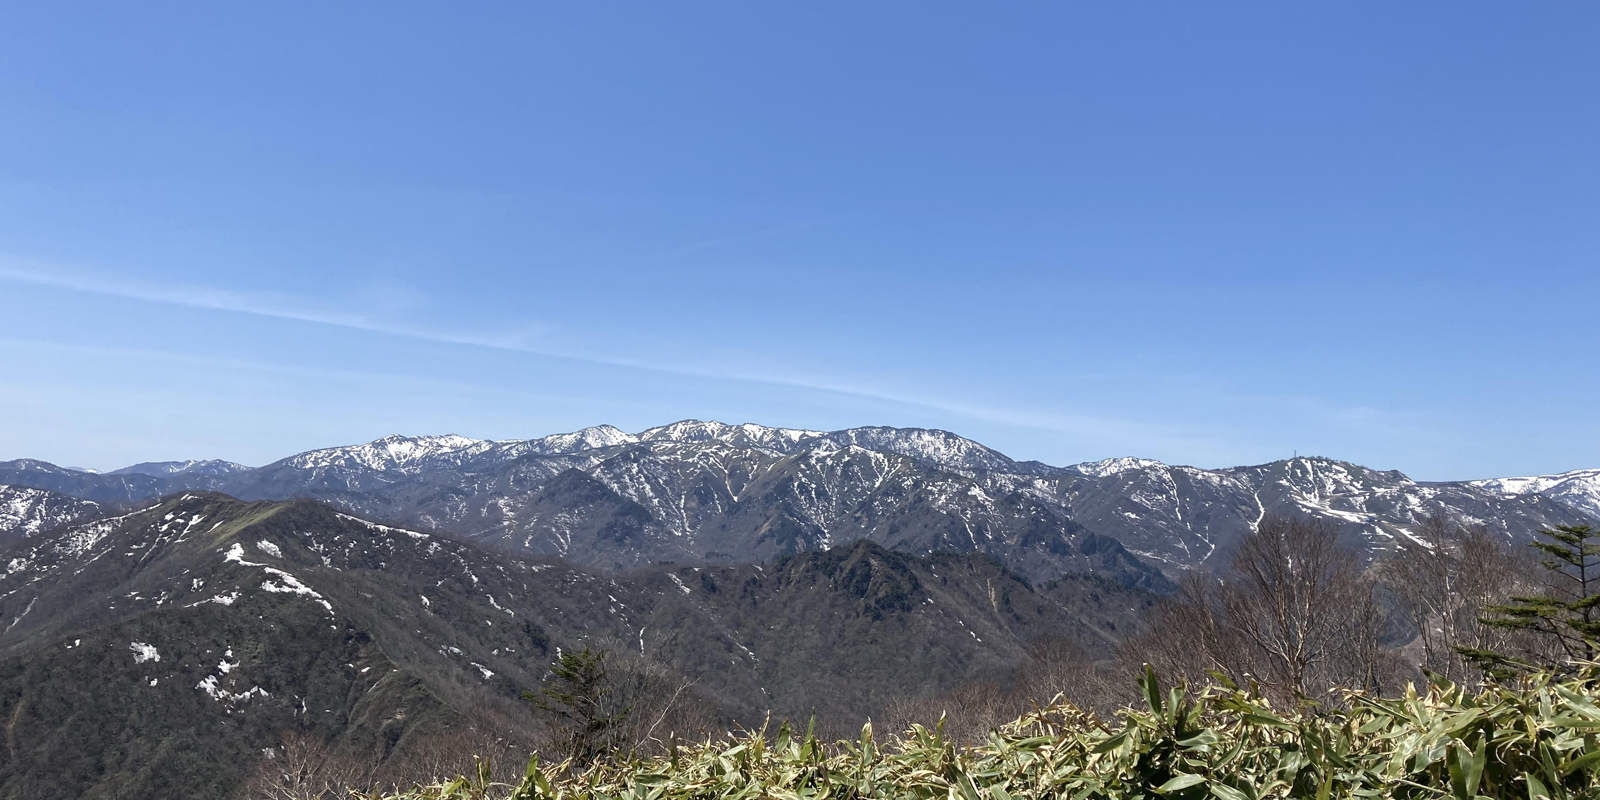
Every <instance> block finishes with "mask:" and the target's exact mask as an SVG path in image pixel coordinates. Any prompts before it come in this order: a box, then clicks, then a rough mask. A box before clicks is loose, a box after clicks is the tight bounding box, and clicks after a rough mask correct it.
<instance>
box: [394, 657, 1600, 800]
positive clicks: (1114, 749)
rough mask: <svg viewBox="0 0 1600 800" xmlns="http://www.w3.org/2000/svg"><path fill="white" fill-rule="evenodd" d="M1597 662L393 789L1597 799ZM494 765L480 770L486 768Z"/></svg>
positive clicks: (725, 796)
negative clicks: (1569, 670) (1387, 687)
mask: <svg viewBox="0 0 1600 800" xmlns="http://www.w3.org/2000/svg"><path fill="white" fill-rule="evenodd" d="M1597 685H1600V669H1597V667H1596V665H1594V664H1585V665H1581V668H1580V669H1579V670H1578V671H1577V675H1576V676H1575V677H1568V678H1564V679H1561V680H1557V679H1555V678H1553V677H1551V676H1550V675H1549V674H1541V675H1535V676H1532V677H1531V678H1529V679H1528V680H1525V681H1523V682H1521V683H1520V684H1518V685H1517V686H1515V687H1511V686H1494V687H1491V688H1489V689H1487V690H1485V691H1483V692H1481V693H1478V694H1475V695H1469V694H1468V693H1466V692H1465V691H1463V690H1462V689H1461V688H1459V687H1457V686H1455V685H1453V684H1450V683H1448V682H1446V681H1444V680H1443V679H1436V680H1435V682H1434V683H1433V684H1431V685H1430V686H1429V687H1427V690H1426V691H1425V692H1423V693H1420V694H1419V693H1418V692H1416V691H1415V690H1414V689H1410V690H1408V691H1407V692H1406V694H1405V695H1404V696H1402V697H1399V698H1396V699H1379V698H1375V697H1370V696H1366V695H1363V694H1360V693H1350V695H1349V698H1348V702H1347V703H1345V704H1344V709H1343V710H1337V709H1328V708H1323V707H1320V706H1318V705H1316V704H1313V703H1310V702H1309V701H1305V702H1302V704H1301V706H1300V707H1299V708H1296V709H1278V708H1274V707H1273V706H1272V705H1271V703H1269V702H1267V701H1265V700H1263V699H1262V698H1261V697H1260V696H1259V695H1258V694H1256V693H1254V692H1252V691H1251V690H1249V689H1248V688H1241V687H1238V686H1233V685H1229V684H1226V683H1224V684H1223V685H1219V686H1211V687H1208V688H1206V689H1204V690H1203V691H1201V692H1199V693H1198V694H1194V693H1190V692H1188V691H1186V690H1184V689H1183V688H1173V689H1170V690H1167V691H1163V690H1162V689H1161V687H1160V686H1159V685H1158V682H1157V679H1156V676H1155V675H1154V673H1153V672H1149V671H1147V672H1146V674H1145V676H1144V677H1143V678H1142V679H1141V680H1140V686H1141V689H1142V690H1143V694H1144V698H1145V700H1144V702H1145V705H1146V706H1147V708H1145V709H1142V710H1132V709H1130V710H1127V711H1124V712H1122V713H1121V715H1120V718H1119V719H1117V720H1115V721H1112V722H1108V721H1105V720H1101V719H1099V718H1096V717H1095V716H1094V715H1093V714H1090V713H1088V712H1085V711H1081V710H1079V709H1077V708H1075V707H1073V706H1072V705H1070V704H1066V703H1061V704H1057V705H1052V706H1050V707H1048V708H1043V709H1039V710H1037V711H1035V712H1033V713H1030V714H1028V715H1026V716H1024V717H1022V718H1021V719H1018V720H1017V721H1015V722H1013V723H1010V724H1008V725H1006V726H1004V727H1003V728H1001V729H1000V730H997V731H995V732H994V733H993V734H991V735H990V737H989V740H988V741H987V742H985V743H983V744H981V745H977V746H974V747H971V748H958V747H956V746H954V745H952V744H951V743H950V742H949V741H947V740H946V739H945V737H944V736H943V731H942V728H943V724H942V723H941V724H940V725H939V726H937V727H935V728H933V729H928V728H924V727H921V726H914V727H913V728H912V729H911V730H910V731H908V732H907V733H905V734H903V735H902V736H900V737H897V738H895V739H894V740H893V741H891V742H890V743H888V744H887V745H886V746H882V747H880V746H879V745H878V744H877V743H876V742H875V740H874V737H873V732H872V727H871V725H870V724H869V725H868V726H867V727H866V728H864V729H863V730H862V732H861V737H860V738H859V740H857V741H854V742H837V743H833V744H825V743H822V742H819V741H818V740H817V739H816V738H815V737H813V736H812V735H810V733H809V732H808V733H807V734H805V735H796V734H795V733H794V732H793V731H791V730H790V728H789V727H788V726H787V725H785V726H783V727H781V728H779V730H778V732H777V734H776V736H773V737H770V739H769V737H767V736H765V735H763V733H764V732H759V733H756V734H750V735H745V736H739V737H735V738H734V739H732V740H731V741H728V742H720V743H712V742H707V743H703V744H699V745H695V746H690V747H674V748H673V749H672V752H671V754H670V755H668V756H663V757H660V758H656V759H651V760H643V761H636V762H633V763H627V764H605V763H601V764H597V765H596V766H594V767H593V768H591V769H589V770H588V771H585V772H581V773H580V772H575V771H573V770H572V769H571V768H570V767H571V765H569V764H559V765H543V766H542V765H540V764H539V763H538V761H537V759H535V760H534V761H533V762H531V763H530V764H529V769H528V777H527V779H526V780H524V781H523V782H522V784H521V785H519V786H496V785H491V784H489V783H488V781H487V779H485V778H481V777H480V778H477V779H471V778H461V779H457V780H455V781H451V782H448V783H444V784H438V785H434V786H429V787H419V788H417V789H415V790H413V791H411V792H409V793H406V794H402V795H397V796H394V797H392V798H390V800H446V799H450V800H458V799H459V800H465V799H466V798H514V799H515V800H545V799H546V798H548V799H549V800H591V798H592V799H593V800H602V799H606V800H609V799H611V798H615V800H624V799H626V800H689V799H690V798H695V799H696V800H700V799H704V800H769V799H770V800H824V799H825V798H838V799H839V800H851V799H853V798H907V799H908V800H933V798H939V799H940V800H1023V799H1024V798H1064V799H1070V800H1089V799H1090V798H1113V799H1116V800H1122V799H1123V798H1127V799H1128V800H1134V799H1136V798H1137V799H1140V800H1167V799H1170V800H1201V799H1202V798H1215V799H1216V800H1262V799H1263V798H1268V797H1273V798H1277V797H1297V798H1298V797H1304V798H1316V800H1329V798H1352V797H1360V798H1367V797H1372V798H1388V797H1394V798H1408V799H1409V798H1455V799H1457V800H1473V799H1474V798H1477V797H1489V798H1511V797H1515V798H1528V800H1539V798H1550V800H1566V799H1568V798H1600V746H1597V745H1596V734H1597V733H1600V707H1597V705H1596V687H1597ZM480 773H481V774H482V775H486V774H487V771H486V770H480Z"/></svg>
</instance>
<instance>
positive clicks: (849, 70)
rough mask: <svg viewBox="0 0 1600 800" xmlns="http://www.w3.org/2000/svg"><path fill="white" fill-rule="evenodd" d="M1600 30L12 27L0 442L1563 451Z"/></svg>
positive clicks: (750, 22)
mask: <svg viewBox="0 0 1600 800" xmlns="http://www.w3.org/2000/svg"><path fill="white" fill-rule="evenodd" d="M1597 41H1600V6H1595V5H1594V4H1592V3H1586V2H1550V3H1539V4H1510V3H1498V2H1494V3H1489V2H1484V3H1473V2H1448V3H1427V2H1414V3H1376V2H1369V3H1359V2H1358V3H1322V4H1310V3H1297V4H1284V3H1227V4H1215V3H1213V4H1197V3H1139V4H1134V3H1115V4H1113V3H1074V4H1044V3H1032V4H1029V3H1023V4H1003V5H1000V6H996V5H994V4H972V3H929V2H916V3H909V2H908V3H823V2H810V3H787V4H780V3H716V2H700V3H640V4H624V3H612V4H598V3H595V4H591V3H583V4H579V3H563V4H555V3H483V4H472V5H470V6H468V7H462V6H460V4H456V5H449V4H437V3H414V4H413V3H386V4H377V3H371V4H362V3H339V4H327V3H318V4H298V3H273V4H253V5H250V4H193V5H182V4H169V3H140V4H123V5H120V6H119V5H117V4H104V3H81V4H80V3H70V2H61V3H36V4H20V3H18V4H7V5H6V6H4V7H3V8H0V420H4V422H3V423H0V459H4V458H16V457H36V458H44V459H47V460H51V461H55V462H58V463H68V464H77V465H82V466H89V467H95V468H101V469H107V468H114V467H117V466H121V465H124V464H127V463H131V462H134V461H139V460H147V459H176V458H201V457H220V458H228V459H233V460H236V461H242V462H245V463H251V464H257V463H264V462H266V461H270V460H273V459H275V458H278V457H280V456H284V455H288V454H290V453H293V452H297V451H300V450H305V449H310V448H313V447H319V446H327V445H332V444H341V443H349V442H356V441H365V440H368V439H372V438H375V437H378V436H381V435H384V434H388V433H393V432H402V433H412V434H416V433H446V432H456V433H461V434H464V435H469V436H477V437H485V438H526V437H532V436H538V435H543V434H546V433H552V432H557V431H563V430H571V429H574V428H578V427H582V426H585V425H591V424H598V423H611V424H615V425H618V426H619V427H622V428H625V429H633V430H637V429H642V428H644V427H648V426H651V425H656V424H661V423H665V422H669V421H673V420H676V419H681V418H688V417H694V418H702V419H720V420H724V421H729V422H742V421H754V422H762V423H765V424H772V425H785V426H795V427H815V428H827V429H832V428H840V427H846V426H853V425H869V424H887V425H906V426H925V427H940V428H945V429H948V430H952V431H956V432H958V433H961V434H963V435H966V436H970V437H972V438H975V439H978V440H980V441H983V442H985V443H987V444H990V445H991V446H994V447H997V448H999V449H1001V450H1003V451H1005V452H1007V453H1008V454H1011V455H1013V456H1015V457H1018V458H1037V459H1041V460H1045V461H1049V462H1052V463H1072V462H1077V461H1083V460H1088V459H1094V458H1102V457H1107V456H1113V455H1140V456H1147V457H1153V458H1159V459H1162V460H1164V461H1169V462H1176V463H1191V464H1196V465H1200V466H1228V465H1234V464H1242V463H1259V462H1263V461H1268V460H1272V459H1276V458H1281V457H1286V456H1288V455H1290V454H1291V453H1293V452H1295V451H1299V452H1300V453H1302V454H1304V453H1317V454H1323V455H1330V456H1335V457H1339V458H1344V459H1349V460H1353V461H1357V462H1360V463H1364V464H1367V465H1370V466H1374V467H1381V468H1394V469H1401V470H1404V471H1406V472H1407V473H1408V474H1411V475H1412V476H1414V477H1419V478H1428V479H1454V478H1469V477H1487V476H1493V475H1510V474H1526V473H1542V472H1554V471H1561V470H1567V469H1574V468H1578V467H1593V466H1600V414H1597V413H1596V408H1597V396H1600V391H1597V390H1600V379H1597V376H1596V372H1597V371H1596V366H1597V361H1600V356H1597V348H1596V342H1597V341H1600V326H1597V321H1596V320H1597V315H1596V300H1597V298H1600V277H1597V273H1600V156H1597V153H1600V150H1597V147H1596V143H1597V142H1600V103H1597V102H1596V99H1597V98H1600V47H1596V46H1595V42H1597Z"/></svg>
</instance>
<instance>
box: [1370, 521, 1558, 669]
mask: <svg viewBox="0 0 1600 800" xmlns="http://www.w3.org/2000/svg"><path fill="white" fill-rule="evenodd" d="M1377 574H1378V578H1379V580H1380V581H1382V582H1383V584H1384V587H1385V588H1386V589H1387V590H1388V591H1389V593H1390V594H1391V595H1392V596H1393V597H1394V598H1395V599H1396V600H1397V603H1396V606H1397V611H1398V612H1399V613H1400V614H1401V615H1402V618H1403V620H1404V621H1405V623H1406V625H1407V627H1409V628H1410V629H1411V630H1412V631H1414V632H1415V634H1416V638H1415V639H1414V640H1413V644H1412V646H1411V649H1412V650H1413V651H1415V654H1414V660H1415V662H1416V663H1417V666H1419V667H1421V668H1423V669H1426V670H1428V671H1430V672H1434V673H1437V674H1439V675H1443V676H1444V677H1446V678H1448V679H1449V680H1451V681H1454V682H1457V683H1466V684H1469V685H1478V684H1480V683H1481V682H1482V681H1483V678H1484V676H1483V673H1482V672H1481V671H1480V670H1479V669H1478V668H1477V667H1476V666H1474V665H1473V664H1472V663H1471V661H1470V660H1469V659H1466V658H1464V657H1463V656H1462V655H1461V650H1462V649H1463V648H1465V649H1468V650H1477V651H1486V650H1495V651H1499V650H1505V649H1507V648H1509V647H1511V645H1512V640H1514V639H1516V638H1517V635H1518V634H1517V632H1515V631H1511V630H1506V629H1504V628H1499V627H1495V626H1493V625H1487V624H1484V623H1483V622H1482V621H1481V619H1480V618H1481V617H1482V616H1483V614H1484V609H1486V608H1489V607H1490V606H1494V605H1497V604H1501V603H1505V602H1506V601H1507V600H1508V599H1509V598H1510V597H1511V596H1512V595H1514V594H1518V593H1527V592H1529V591H1532V589H1531V587H1533V586H1534V585H1535V583H1536V582H1537V575H1535V574H1534V565H1533V563H1532V561H1531V560H1529V559H1527V558H1525V557H1523V556H1522V554H1520V553H1518V552H1517V551H1515V550H1514V549H1512V548H1511V547H1510V546H1508V545H1507V544H1506V543H1505V542H1504V541H1503V540H1501V539H1500V538H1498V537H1496V536H1495V535H1494V534H1492V533H1490V532H1489V531H1488V530H1487V529H1486V528H1484V527H1482V526H1474V527H1466V526H1463V525H1461V524H1459V523H1457V522H1455V521H1454V520H1451V519H1450V518H1448V517H1446V516H1444V515H1443V514H1436V515H1434V516H1433V517H1431V518H1430V519H1428V520H1427V521H1426V522H1424V523H1423V524H1422V525H1421V526H1419V528H1418V530H1417V531H1416V532H1415V533H1414V535H1413V536H1412V537H1411V538H1410V539H1409V540H1406V541H1402V542H1400V543H1399V545H1398V547H1397V548H1396V550H1395V552H1394V553H1393V554H1392V555H1391V556H1390V557H1389V558H1387V559H1385V560H1384V562H1383V563H1381V564H1379V565H1378V569H1377Z"/></svg>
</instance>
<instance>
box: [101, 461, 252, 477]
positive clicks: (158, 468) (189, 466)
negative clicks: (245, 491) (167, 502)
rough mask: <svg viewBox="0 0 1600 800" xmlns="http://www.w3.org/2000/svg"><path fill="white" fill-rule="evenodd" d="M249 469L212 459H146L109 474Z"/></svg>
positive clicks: (159, 473)
mask: <svg viewBox="0 0 1600 800" xmlns="http://www.w3.org/2000/svg"><path fill="white" fill-rule="evenodd" d="M247 469H249V467H247V466H245V465H243V464H235V463H233V462H232V461H221V460H217V459H211V460H209V461H146V462H143V463H140V464H134V465H133V466H131V467H123V468H122V469H114V470H112V471H110V472H108V473H106V474H108V475H127V474H139V475H157V476H164V475H226V474H228V473H230V472H242V471H244V470H247Z"/></svg>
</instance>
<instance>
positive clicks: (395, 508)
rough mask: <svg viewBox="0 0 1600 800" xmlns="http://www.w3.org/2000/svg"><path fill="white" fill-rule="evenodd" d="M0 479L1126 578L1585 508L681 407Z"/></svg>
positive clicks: (1548, 518)
mask: <svg viewBox="0 0 1600 800" xmlns="http://www.w3.org/2000/svg"><path fill="white" fill-rule="evenodd" d="M0 484H14V485H18V486H26V487H33V488H37V489H47V490H51V491H54V492H59V493H61V494H64V495H69V496H72V497H77V498H82V499H86V500H90V501H94V502H99V503H112V504H116V503H123V504H126V503H129V502H134V501H139V500H142V499H147V498H151V497H156V496H159V495H163V494H169V493H172V492H177V491H180V490H186V489H206V490H214V491H220V492H224V493H227V494H231V495H234V496H236V497H240V498H243V499H285V498H297V497H308V498H315V499H320V500H324V501H326V502H330V503H333V504H334V505H336V506H340V507H343V508H345V509H348V510H351V511H354V512H357V513H360V514H363V515H366V516H369V517H376V518H383V519H390V520H395V521H396V522H398V523H400V524H405V525H410V526H416V527H422V528H426V529H430V530H436V531H440V532H445V533H450V534H453V535H456V536H459V537H464V538H466V539H469V540H472V541H476V542H479V543H483V544H487V545H490V546H493V547H497V548H501V549H505V550H509V551H515V552H519V553H534V554H543V555H556V556H561V557H564V558H567V559H569V560H572V561H575V562H578V563H586V564H595V565H600V566H607V567H628V566H637V565H642V564H648V563H653V562H657V561H675V562H681V563H700V562H717V561H761V560H765V559H768V558H771V557H774V556H777V555H781V554H783V553H788V552H799V551H806V550H816V549H824V548H829V547H832V546H835V545H838V544H842V543H845V542H849V541H854V540H856V539H862V538H865V539H871V540H873V541H876V542H878V543H880V544H883V545H885V546H888V547H890V548H892V549H898V550H904V551H908V552H931V551H939V550H954V551H980V552H985V553H989V554H991V555H993V556H995V557H998V558H1000V559H1001V560H1002V561H1004V562H1006V563H1007V564H1008V565H1010V566H1011V567H1012V568H1013V569H1016V570H1017V571H1019V572H1021V573H1022V574H1024V575H1026V576H1027V577H1029V578H1031V579H1048V578H1053V577H1055V576H1058V575H1061V574H1063V573H1067V572H1097V573H1103V574H1108V575H1112V576H1115V577H1117V578H1118V579H1119V580H1122V581H1124V582H1126V583H1129V584H1132V585H1158V584H1162V583H1163V582H1164V581H1165V580H1166V579H1167V578H1170V577H1171V576H1174V575H1176V574H1178V573H1179V572H1181V571H1182V570H1184V569H1187V568H1193V567H1207V568H1216V567H1219V566H1221V565H1223V564H1225V559H1226V557H1227V556H1228V554H1229V553H1230V552H1231V549H1232V546H1233V544H1234V543H1235V542H1236V541H1237V540H1238V538H1239V537H1240V536H1241V535H1243V534H1244V533H1245V532H1247V531H1249V530H1251V529H1252V528H1253V527H1254V526H1255V525H1256V524H1257V523H1258V522H1259V520H1260V519H1261V518H1262V517H1263V516H1264V515H1265V514H1268V513H1288V514H1303V515H1312V516H1319V517H1324V518H1328V519H1332V520H1335V521H1337V522H1338V523H1339V524H1340V525H1341V527H1342V529H1343V530H1344V532H1345V535H1346V537H1347V539H1348V541H1350V542H1351V543H1352V544H1354V545H1356V546H1358V547H1360V548H1362V549H1364V550H1365V551H1367V552H1368V553H1369V554H1372V555H1376V554H1378V553H1380V552H1382V551H1383V550H1385V549H1387V548H1389V547H1392V546H1394V544H1395V543H1397V542H1403V541H1405V540H1406V537H1407V536H1408V534H1409V533H1410V532H1411V531H1412V530H1413V529H1414V527H1415V526H1416V525H1417V524H1419V523H1420V522H1422V521H1423V520H1425V519H1426V518H1428V517H1429V516H1431V515H1433V514H1435V513H1444V514H1447V515H1450V516H1452V517H1454V518H1456V519H1459V520H1461V521H1463V522H1466V523H1469V524H1481V525H1485V526H1488V527H1489V528H1491V529H1493V530H1495V531H1498V532H1500V533H1501V534H1502V535H1504V536H1506V537H1508V538H1509V539H1513V540H1525V539H1527V538H1529V537H1531V535H1532V532H1533V531H1535V530H1537V529H1539V528H1541V527H1548V526H1550V525H1556V524H1566V523H1578V522H1593V521H1596V520H1597V519H1600V470H1580V471H1577V472H1572V473H1566V474H1563V475H1552V476H1542V477H1536V478H1503V479H1496V480H1483V481H1464V482H1442V483H1428V482H1417V481H1412V480H1411V479H1409V478H1407V477H1406V476H1405V475H1403V474H1401V473H1399V472H1394V471H1378V470H1372V469H1368V468H1366V467H1362V466H1359V465H1355V464H1349V463H1345V462H1340V461H1336V460H1332V459H1326V458H1311V457H1302V458H1294V459H1290V460H1286V461H1277V462H1272V463H1269V464H1262V465H1257V466H1249V467H1234V468H1228V469H1200V468H1196V467H1187V466H1173V465H1168V464H1163V463H1161V462H1158V461H1153V460H1150V459H1140V458H1114V459H1107V460H1103V461H1095V462H1088V463H1083V464H1076V465H1072V466H1065V467H1057V466H1050V465H1046V464H1042V463H1039V462H1019V461H1015V460H1013V459H1011V458H1009V457H1007V456H1005V455H1004V454H1002V453H1000V452H998V451H995V450H993V449H991V448H988V447H985V446H984V445H982V444H979V443H977V442H974V441H971V440H969V439H964V438H962V437H960V436H957V435H955V434H952V433H948V432H945V431H938V430H924V429H907V428H886V427H872V428H852V429H848V430H842V431H832V432H826V431H812V430H795V429H788V428H773V427H767V426H762V425H753V424H744V425H729V424H724V423H720V422H701V421H696V420H686V421H683V422H676V423H673V424H671V425H663V426H660V427H656V428H651V429H648V430H645V431H641V432H638V433H628V432H624V431H622V430H619V429H617V428H615V427H612V426H609V425H601V426H596V427H592V428H585V429H583V430H580V431H575V432H572V433H564V434H557V435H553V436H546V437H543V438H539V439H527V440H513V441H490V440H482V439H472V438H468V437H465V436H458V435H453V434H452V435H444V436H417V437H408V436H388V437H384V438H382V439H378V440H376V441H373V442H368V443H366V444H360V445H351V446H345V447H332V448H326V449H322V450H313V451H310V452H306V453H301V454H298V455H294V456H290V457H288V458H285V459H282V460H280V461H277V462H274V463H272V464H268V465H266V466H263V467H258V468H253V469H252V468H246V467H242V466H240V465H237V464H231V463H229V462H218V461H206V462H163V463H158V464H142V465H136V466H134V467H128V468H125V469H122V470H117V471H116V472H114V473H109V474H105V475H90V474H85V473H82V472H73V471H69V470H65V469H62V468H59V467H54V466H52V465H49V464H45V463H44V462H38V461H15V462H5V463H0ZM1163 574H1164V575H1165V576H1166V577H1163Z"/></svg>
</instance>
